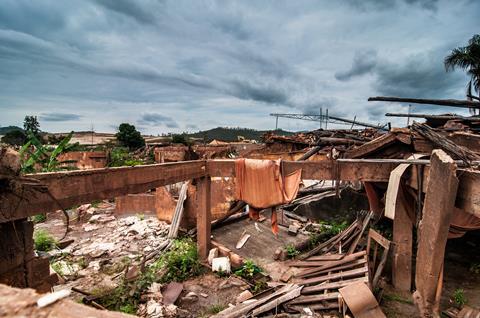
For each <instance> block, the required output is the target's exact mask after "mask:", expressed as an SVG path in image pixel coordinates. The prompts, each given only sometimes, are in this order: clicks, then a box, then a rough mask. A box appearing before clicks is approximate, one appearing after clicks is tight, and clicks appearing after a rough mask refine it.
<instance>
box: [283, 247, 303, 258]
mask: <svg viewBox="0 0 480 318" xmlns="http://www.w3.org/2000/svg"><path fill="white" fill-rule="evenodd" d="M285 248H286V250H287V256H288V257H289V258H295V256H297V255H298V254H300V252H299V251H298V250H297V249H296V248H295V245H293V244H288V245H287V246H286V247H285Z"/></svg>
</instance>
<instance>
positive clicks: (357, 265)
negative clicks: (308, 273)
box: [315, 256, 367, 275]
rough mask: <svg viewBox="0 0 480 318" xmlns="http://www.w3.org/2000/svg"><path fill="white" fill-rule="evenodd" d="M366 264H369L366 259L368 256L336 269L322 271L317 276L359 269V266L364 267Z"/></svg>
mask: <svg viewBox="0 0 480 318" xmlns="http://www.w3.org/2000/svg"><path fill="white" fill-rule="evenodd" d="M366 263H367V259H366V256H365V257H363V258H361V259H357V260H354V261H352V262H351V263H347V264H345V265H340V266H337V267H335V268H327V269H324V270H322V271H319V272H316V273H315V274H316V275H321V274H325V273H331V272H339V271H343V270H345V269H350V268H355V267H359V266H361V265H364V264H366Z"/></svg>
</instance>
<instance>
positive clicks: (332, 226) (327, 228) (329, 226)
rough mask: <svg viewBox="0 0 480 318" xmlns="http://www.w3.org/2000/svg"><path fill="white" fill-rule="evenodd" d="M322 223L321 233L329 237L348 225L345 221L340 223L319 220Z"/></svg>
mask: <svg viewBox="0 0 480 318" xmlns="http://www.w3.org/2000/svg"><path fill="white" fill-rule="evenodd" d="M321 224H323V225H324V227H323V229H322V234H325V235H327V236H329V237H332V236H335V235H337V234H338V233H340V232H342V231H343V230H345V229H346V228H347V226H348V224H347V221H343V222H341V223H338V222H335V221H331V222H321Z"/></svg>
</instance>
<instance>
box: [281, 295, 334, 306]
mask: <svg viewBox="0 0 480 318" xmlns="http://www.w3.org/2000/svg"><path fill="white" fill-rule="evenodd" d="M339 295H340V294H339V293H328V294H322V295H310V296H300V297H298V298H296V299H294V300H293V301H291V302H290V304H291V305H299V304H309V303H318V302H322V301H325V300H331V299H338V296H339Z"/></svg>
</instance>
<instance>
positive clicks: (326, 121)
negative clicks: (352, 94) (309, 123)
mask: <svg viewBox="0 0 480 318" xmlns="http://www.w3.org/2000/svg"><path fill="white" fill-rule="evenodd" d="M325 117H326V118H325V130H327V125H328V108H327V111H326V114H325Z"/></svg>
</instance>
